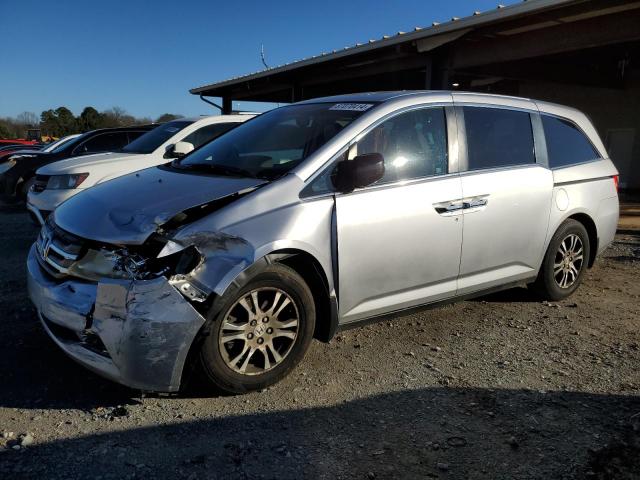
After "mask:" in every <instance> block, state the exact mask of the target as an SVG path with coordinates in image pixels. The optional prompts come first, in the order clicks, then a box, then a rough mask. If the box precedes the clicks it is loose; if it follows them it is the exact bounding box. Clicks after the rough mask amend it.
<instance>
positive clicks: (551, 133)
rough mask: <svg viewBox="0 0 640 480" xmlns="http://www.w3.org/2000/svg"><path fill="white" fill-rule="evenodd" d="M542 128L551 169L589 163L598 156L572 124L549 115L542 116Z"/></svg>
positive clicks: (586, 139) (582, 134) (583, 135)
mask: <svg viewBox="0 0 640 480" xmlns="http://www.w3.org/2000/svg"><path fill="white" fill-rule="evenodd" d="M542 127H543V128H544V136H545V139H546V141H547V155H548V156H549V166H550V167H551V168H559V167H566V166H569V165H576V164H578V163H585V162H590V161H592V160H596V159H599V158H600V154H599V153H598V151H597V150H596V149H595V148H594V146H593V145H592V144H591V142H590V141H589V139H588V138H587V137H586V135H585V134H584V133H582V131H580V129H578V127H576V126H575V125H574V124H573V123H571V122H569V121H567V120H563V119H561V118H558V117H552V116H550V115H542Z"/></svg>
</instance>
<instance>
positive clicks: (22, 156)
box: [0, 125, 157, 202]
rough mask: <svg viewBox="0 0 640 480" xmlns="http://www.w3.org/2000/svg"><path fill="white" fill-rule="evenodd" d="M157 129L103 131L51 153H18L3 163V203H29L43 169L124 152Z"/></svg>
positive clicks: (0, 194)
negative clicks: (67, 160) (29, 194)
mask: <svg viewBox="0 0 640 480" xmlns="http://www.w3.org/2000/svg"><path fill="white" fill-rule="evenodd" d="M156 126H157V125H138V126H135V127H119V128H101V129H98V130H93V131H91V132H87V133H85V134H83V135H80V136H79V137H76V138H73V139H71V140H69V141H68V142H64V143H62V144H61V145H59V146H58V147H57V148H54V149H53V150H51V151H49V152H45V151H35V152H34V151H31V152H28V153H23V152H16V153H14V154H13V155H9V156H8V157H5V158H3V159H2V163H0V171H2V173H0V199H2V200H4V201H5V202H16V201H22V200H26V197H27V192H28V191H29V188H30V187H31V185H32V184H33V182H34V181H35V172H36V170H37V169H38V168H40V167H42V166H43V165H47V164H49V163H52V162H56V161H58V160H62V159H65V158H69V157H77V156H79V155H90V154H94V153H99V152H108V151H116V150H120V149H121V148H122V147H124V146H125V145H127V144H128V143H130V142H131V141H133V140H135V139H136V138H138V137H139V136H140V135H142V134H143V133H146V132H148V131H149V130H151V129H152V128H155V127H156Z"/></svg>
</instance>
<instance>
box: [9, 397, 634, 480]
mask: <svg viewBox="0 0 640 480" xmlns="http://www.w3.org/2000/svg"><path fill="white" fill-rule="evenodd" d="M638 412H640V402H639V401H638V398H636V397H628V396H614V395H593V394H584V393H568V392H554V393H551V392H549V393H544V392H532V391H518V390H484V389H446V388H428V389H421V390H405V391H401V392H396V393H390V394H384V395H378V396H373V397H369V398H365V399H362V400H356V401H351V402H346V403H343V404H339V405H335V406H330V407H325V408H310V409H302V410H292V411H281V412H272V413H264V414H260V413H258V414H251V415H244V416H235V417H224V418H210V419H206V420H196V421H190V422H184V423H177V424H175V423H174V424H167V425H162V426H154V427H149V428H138V429H132V430H126V431H121V432H117V433H107V434H100V435H91V436H87V437H81V438H74V439H70V440H60V441H55V442H52V443H49V444H43V445H38V446H33V447H28V448H27V449H23V450H21V451H15V452H14V451H10V452H7V453H3V454H2V455H0V471H3V472H6V473H7V474H10V475H11V478H15V476H16V475H17V476H21V475H24V476H25V477H30V478H31V477H36V476H41V477H45V478H99V477H100V478H124V477H127V478H176V477H178V478H180V477H188V478H282V479H288V478H328V479H329V478H331V479H333V478H430V477H438V476H440V477H443V478H470V479H471V478H493V479H496V478H519V479H526V478H554V479H561V478H585V477H589V478H607V479H608V478H616V479H618V478H623V479H631V478H638V477H639V476H640V463H639V458H640V442H639V436H638V427H639V426H640V423H638V422H640V418H638V417H640V415H638ZM634 415H635V417H634ZM636 420H637V421H638V422H636ZM634 422H636V423H635V424H634ZM98 476H99V477H98Z"/></svg>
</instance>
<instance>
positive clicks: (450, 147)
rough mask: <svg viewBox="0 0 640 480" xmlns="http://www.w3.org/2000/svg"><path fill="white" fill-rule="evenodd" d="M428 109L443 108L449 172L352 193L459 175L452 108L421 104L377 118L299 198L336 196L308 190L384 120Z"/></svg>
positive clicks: (309, 182)
mask: <svg viewBox="0 0 640 480" xmlns="http://www.w3.org/2000/svg"><path fill="white" fill-rule="evenodd" d="M427 108H442V109H443V110H444V114H445V125H446V129H447V132H446V133H447V169H448V171H447V173H445V174H443V175H432V176H427V177H419V178H413V179H409V180H399V181H397V182H392V183H385V184H381V185H370V186H368V187H365V188H361V189H357V190H355V191H354V192H351V193H357V192H363V191H367V190H370V189H380V188H389V187H395V186H398V185H409V184H414V183H419V182H424V181H433V180H437V179H440V178H445V177H450V176H452V175H458V173H459V172H460V168H459V154H460V146H461V142H460V137H459V130H458V124H457V121H456V114H455V112H454V105H453V103H452V102H438V103H423V104H420V105H411V106H409V107H404V108H401V109H399V110H395V111H393V112H390V113H388V114H387V115H384V116H383V117H380V118H379V119H377V120H376V121H374V122H373V123H371V124H369V125H368V126H367V127H366V128H365V129H364V130H362V131H360V132H358V133H357V134H356V135H355V136H354V137H353V138H352V139H351V140H350V141H349V142H347V144H346V145H345V146H344V147H343V148H341V149H340V151H338V153H336V154H335V155H334V156H333V157H332V158H331V159H330V160H329V161H328V162H327V163H326V164H325V165H324V166H323V167H321V168H319V169H318V170H317V171H316V173H315V174H314V175H312V176H311V177H309V179H308V180H307V181H306V182H305V183H306V186H305V188H303V189H302V192H301V194H300V198H305V199H310V200H311V199H315V198H321V197H325V196H328V195H336V193H337V192H335V191H330V192H324V193H318V194H313V193H310V191H311V188H310V187H311V185H312V184H313V182H315V181H316V180H317V179H318V178H319V177H321V176H322V175H324V174H325V173H326V171H327V170H330V169H333V168H335V165H336V163H337V162H339V161H341V159H342V158H343V157H344V155H345V154H346V153H347V152H348V151H349V150H350V149H351V148H352V147H353V146H354V145H356V144H357V143H358V142H359V141H360V140H362V138H364V137H365V136H366V135H367V134H368V133H369V132H370V131H372V130H373V129H374V128H376V127H377V126H379V125H381V124H382V123H384V122H386V121H387V120H390V119H392V118H394V117H396V116H398V115H402V114H404V113H407V112H410V111H414V110H422V109H427Z"/></svg>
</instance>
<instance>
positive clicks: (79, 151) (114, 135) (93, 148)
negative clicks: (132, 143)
mask: <svg viewBox="0 0 640 480" xmlns="http://www.w3.org/2000/svg"><path fill="white" fill-rule="evenodd" d="M128 143H129V137H128V135H127V132H109V133H101V134H99V135H96V136H95V137H91V138H90V139H89V140H87V141H86V142H83V143H82V144H81V145H79V146H78V147H77V148H76V149H75V150H74V152H73V153H74V154H75V155H85V154H89V153H98V152H114V151H117V150H120V149H121V148H122V147H124V146H125V145H127V144H128Z"/></svg>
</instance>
